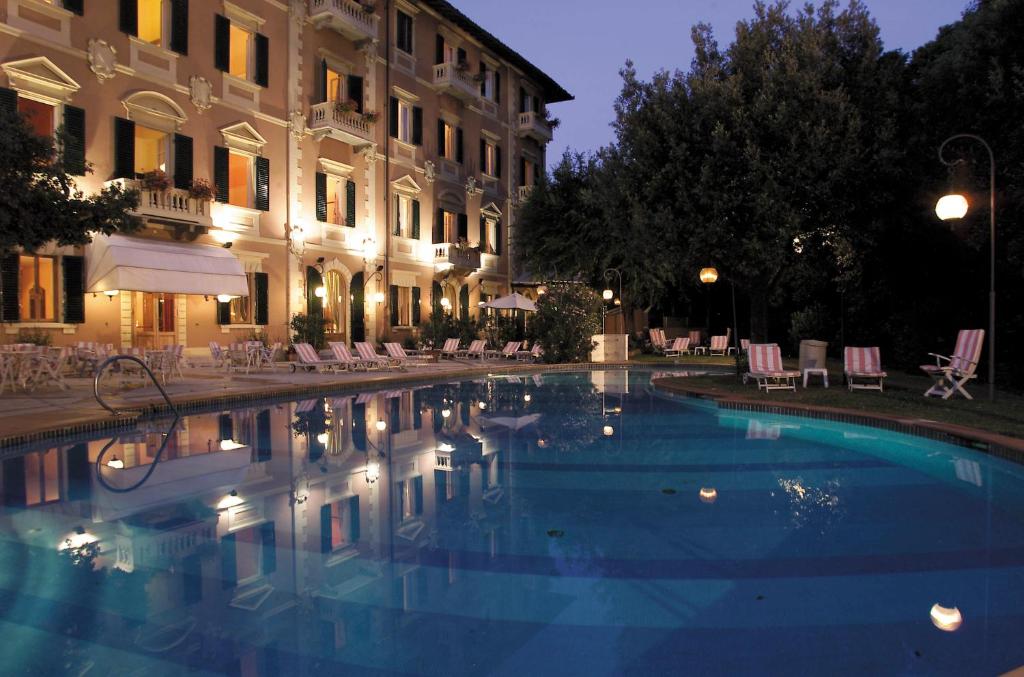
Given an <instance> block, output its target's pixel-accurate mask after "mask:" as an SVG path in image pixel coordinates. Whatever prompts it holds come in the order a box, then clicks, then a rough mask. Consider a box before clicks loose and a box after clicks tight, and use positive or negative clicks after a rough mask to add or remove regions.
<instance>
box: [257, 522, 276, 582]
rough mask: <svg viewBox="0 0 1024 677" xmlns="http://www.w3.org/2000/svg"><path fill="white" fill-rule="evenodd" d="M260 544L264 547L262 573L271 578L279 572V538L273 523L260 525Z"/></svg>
mask: <svg viewBox="0 0 1024 677" xmlns="http://www.w3.org/2000/svg"><path fill="white" fill-rule="evenodd" d="M260 544H261V545H262V546H263V561H262V562H261V564H262V566H261V567H260V569H261V571H260V573H261V574H263V575H264V576H269V575H270V574H272V573H274V572H275V571H277V537H276V531H275V529H274V523H273V522H264V523H263V524H261V525H260Z"/></svg>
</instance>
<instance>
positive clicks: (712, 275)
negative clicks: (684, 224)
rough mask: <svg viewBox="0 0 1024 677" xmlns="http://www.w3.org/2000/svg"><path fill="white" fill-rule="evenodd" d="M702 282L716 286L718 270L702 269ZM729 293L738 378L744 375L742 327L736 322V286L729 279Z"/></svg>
mask: <svg viewBox="0 0 1024 677" xmlns="http://www.w3.org/2000/svg"><path fill="white" fill-rule="evenodd" d="M700 281H701V282H703V283H704V284H708V285H710V284H714V283H715V282H717V281H718V270H717V269H716V268H702V269H701V271H700ZM729 292H730V293H731V294H732V340H733V352H734V353H735V357H736V376H737V377H739V376H741V375H742V370H741V369H740V327H739V322H738V321H737V320H736V318H737V315H736V284H735V283H734V282H733V281H732V278H730V279H729Z"/></svg>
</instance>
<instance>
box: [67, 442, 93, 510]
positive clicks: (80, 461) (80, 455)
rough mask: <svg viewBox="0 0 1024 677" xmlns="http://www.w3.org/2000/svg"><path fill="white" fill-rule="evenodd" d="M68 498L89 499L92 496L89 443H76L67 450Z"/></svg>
mask: <svg viewBox="0 0 1024 677" xmlns="http://www.w3.org/2000/svg"><path fill="white" fill-rule="evenodd" d="M66 458H67V468H68V498H69V499H71V500H72V501H83V500H86V501H87V500H89V498H90V497H91V496H92V476H91V473H90V471H91V470H92V463H90V462H89V445H88V444H76V445H75V446H73V447H71V448H70V449H68V452H67V456H66Z"/></svg>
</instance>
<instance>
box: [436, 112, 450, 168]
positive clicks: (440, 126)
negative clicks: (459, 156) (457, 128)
mask: <svg viewBox="0 0 1024 677" xmlns="http://www.w3.org/2000/svg"><path fill="white" fill-rule="evenodd" d="M437 154H438V155H439V156H440V157H444V156H445V155H444V120H442V119H440V118H438V119H437ZM449 159H451V158H449Z"/></svg>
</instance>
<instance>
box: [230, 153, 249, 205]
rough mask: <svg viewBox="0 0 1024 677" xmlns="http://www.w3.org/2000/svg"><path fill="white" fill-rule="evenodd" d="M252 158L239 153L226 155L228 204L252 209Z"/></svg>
mask: <svg viewBox="0 0 1024 677" xmlns="http://www.w3.org/2000/svg"><path fill="white" fill-rule="evenodd" d="M251 185H252V158H251V157H249V156H248V155H242V154H241V153H233V152H232V153H229V154H228V204H233V205H235V206H236V207H252V190H251Z"/></svg>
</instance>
